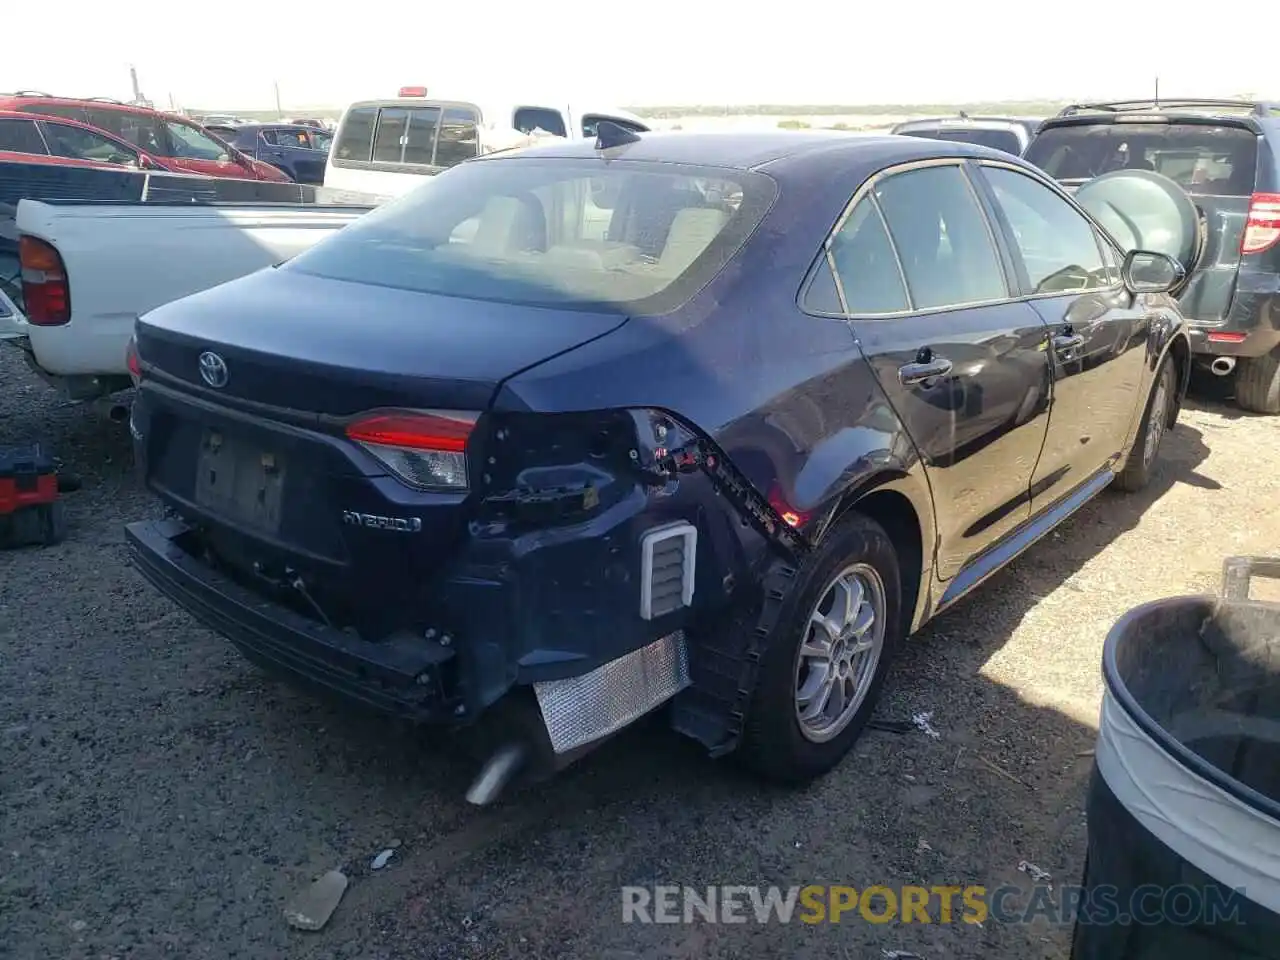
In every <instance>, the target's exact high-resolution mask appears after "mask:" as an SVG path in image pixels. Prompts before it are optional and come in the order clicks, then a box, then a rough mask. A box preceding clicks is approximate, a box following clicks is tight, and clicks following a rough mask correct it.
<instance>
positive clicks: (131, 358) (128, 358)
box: [124, 335, 142, 387]
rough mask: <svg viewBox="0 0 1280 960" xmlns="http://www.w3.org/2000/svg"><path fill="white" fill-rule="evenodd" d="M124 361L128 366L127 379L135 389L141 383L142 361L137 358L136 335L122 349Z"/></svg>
mask: <svg viewBox="0 0 1280 960" xmlns="http://www.w3.org/2000/svg"><path fill="white" fill-rule="evenodd" d="M124 359H125V363H127V364H128V365H129V377H130V378H131V379H132V380H133V385H134V386H135V387H136V386H137V385H138V384H140V383H141V382H142V360H141V359H140V358H139V357H138V338H137V336H136V335H135V336H132V337H130V338H129V343H128V345H126V346H125V348H124Z"/></svg>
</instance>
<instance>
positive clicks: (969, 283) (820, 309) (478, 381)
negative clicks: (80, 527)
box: [128, 124, 1190, 802]
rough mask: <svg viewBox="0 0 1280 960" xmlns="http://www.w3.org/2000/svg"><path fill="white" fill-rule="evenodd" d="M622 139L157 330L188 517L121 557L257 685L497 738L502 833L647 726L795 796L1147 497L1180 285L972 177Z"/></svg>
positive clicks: (824, 146)
mask: <svg viewBox="0 0 1280 960" xmlns="http://www.w3.org/2000/svg"><path fill="white" fill-rule="evenodd" d="M599 136H600V139H599V140H598V141H596V142H595V143H591V142H584V143H574V142H559V143H556V144H554V145H551V146H546V147H539V148H536V149H531V150H524V151H518V152H514V153H511V154H507V155H503V154H497V155H493V156H490V157H485V158H481V159H477V160H473V161H468V162H466V163H463V164H460V165H458V166H457V167H455V168H453V169H451V170H449V171H447V172H445V173H443V174H441V175H439V176H437V177H433V178H430V180H429V181H428V182H426V183H424V185H423V186H421V187H419V188H417V189H416V190H415V191H414V192H412V193H410V194H408V195H406V196H405V197H403V198H401V199H399V200H397V201H395V202H393V203H390V204H388V205H386V206H384V207H382V208H380V209H378V210H377V211H375V212H373V213H371V214H369V215H368V216H366V217H364V218H362V219H361V220H359V221H357V222H356V223H355V224H353V225H352V226H350V227H348V228H346V229H345V230H343V231H341V232H340V233H338V234H336V235H334V236H333V237H332V238H330V239H328V240H326V241H324V242H322V243H320V244H319V245H317V246H315V247H313V248H312V249H310V250H309V251H308V252H306V253H303V254H301V255H300V256H298V257H296V258H295V259H293V260H292V261H290V262H288V263H285V264H282V265H280V266H278V267H275V268H272V269H267V270H263V271H261V272H259V273H256V274H254V275H252V276H249V277H246V278H244V279H241V280H237V281H234V282H231V283H228V284H225V285H223V286H220V287H217V288H215V289H212V290H208V291H206V292H203V293H199V294H196V295H194V296H191V297H188V298H186V299H184V300H180V301H177V302H175V303H171V304H168V305H166V306H163V307H160V308H159V309H157V310H154V311H152V312H151V313H149V314H147V315H146V316H144V317H143V318H142V319H141V320H140V321H139V322H138V324H137V329H136V345H135V348H134V349H135V351H136V357H137V363H136V376H137V379H138V382H139V389H138V393H137V399H136V401H135V404H134V409H133V417H132V429H133V431H134V436H135V440H136V449H137V454H138V462H139V464H140V465H141V469H142V471H143V473H144V475H145V478H146V482H147V484H148V486H149V487H150V489H151V490H153V491H154V492H155V493H156V494H157V495H158V496H159V497H160V498H161V499H162V500H163V501H164V502H165V503H166V504H167V505H168V506H169V507H170V508H172V511H173V512H174V514H175V518H174V519H168V520H164V521H158V522H142V523H135V524H132V525H130V526H129V528H128V538H129V541H130V543H131V546H132V550H133V553H134V556H135V559H136V561H137V563H138V566H139V568H140V569H141V570H142V571H143V572H144V573H145V574H146V575H147V577H148V578H149V579H150V580H151V581H152V582H153V583H154V584H156V585H157V586H158V587H159V588H160V589H161V590H163V591H164V592H166V593H167V594H168V595H169V596H171V597H172V598H173V599H174V600H175V601H176V602H177V603H179V604H180V605H181V606H183V607H185V608H186V609H187V610H189V611H191V612H192V613H193V614H195V615H196V616H197V617H198V618H200V619H202V620H203V621H204V622H206V623H207V624H209V625H211V626H212V627H213V628H215V629H217V630H219V631H221V632H222V633H223V634H225V635H226V636H227V637H228V638H229V639H230V640H231V641H232V642H233V643H234V644H235V645H236V646H237V647H238V648H239V649H240V650H241V651H242V652H243V653H244V654H245V655H246V656H247V657H249V658H250V659H251V660H254V661H256V662H258V663H259V664H262V665H264V666H265V667H267V668H269V669H271V670H274V671H276V672H278V673H280V674H282V675H284V676H286V677H290V678H293V679H295V680H298V681H308V682H310V683H311V684H312V685H314V686H316V687H318V688H320V689H322V690H326V691H329V692H336V693H338V694H341V695H343V696H345V697H346V698H348V699H349V700H352V701H358V702H361V703H364V704H366V705H369V706H372V707H375V708H378V709H380V710H383V711H387V712H391V713H394V714H398V715H400V716H402V717H407V718H410V719H412V720H416V721H424V722H429V723H442V724H451V725H469V724H478V725H480V726H483V727H485V728H486V729H487V730H488V731H489V732H492V733H493V734H494V735H495V736H497V737H498V740H497V741H496V742H497V743H498V745H499V746H500V747H501V749H499V750H497V751H496V752H495V753H494V754H493V755H492V758H491V762H490V764H489V765H488V766H487V767H486V769H485V771H484V772H483V773H482V775H481V777H480V779H479V780H478V781H477V783H476V786H475V788H474V789H473V793H472V799H474V800H476V801H477V802H485V801H487V800H488V799H491V798H492V797H493V796H494V795H495V794H496V792H497V789H498V787H499V786H500V785H501V784H502V783H503V782H504V781H505V780H506V779H507V778H508V777H509V776H510V775H511V774H512V773H514V772H516V771H518V770H519V769H521V768H522V767H523V769H525V770H527V771H533V770H539V769H545V766H546V765H547V764H549V765H550V766H552V767H555V766H559V765H563V764H564V763H566V762H568V761H569V760H570V759H571V758H573V757H576V756H577V755H579V754H581V753H582V752H584V751H586V750H588V749H590V748H591V747H593V746H594V745H596V744H598V743H599V742H601V741H602V740H603V739H604V738H606V737H608V736H609V735H610V734H612V733H613V732H615V731H616V730H618V729H620V728H621V727H623V726H625V725H626V724H628V723H630V722H631V721H633V720H635V719H637V718H638V717H639V716H641V715H642V714H645V713H647V712H649V711H651V710H654V709H655V708H657V707H658V706H660V705H667V706H668V707H669V714H670V718H671V722H672V724H673V725H674V727H675V728H676V729H678V730H679V731H681V732H682V733H685V734H687V735H689V736H691V737H693V738H695V739H697V740H698V741H700V742H701V743H702V744H704V745H705V746H706V748H707V749H708V750H709V751H710V752H711V753H712V754H713V755H721V754H725V753H729V752H731V751H736V752H737V753H738V755H739V756H741V757H743V758H744V759H746V760H748V761H749V762H750V763H751V764H752V765H754V766H755V767H756V768H757V769H758V770H760V771H762V772H763V773H765V774H767V775H769V776H773V777H776V778H780V779H783V780H788V781H805V780H808V779H811V778H813V777H816V776H818V775H820V774H822V773H824V772H825V771H827V770H829V769H830V768H832V767H833V766H834V765H835V764H836V763H837V762H838V761H839V760H840V758H841V757H842V756H843V755H844V754H845V753H846V752H847V751H848V750H849V748H850V746H851V745H852V743H853V742H854V740H855V739H856V738H857V736H858V734H859V732H860V731H861V730H862V729H863V727H864V726H865V724H866V722H867V720H868V718H869V716H870V714H871V711H872V709H873V707H874V704H875V700H876V697H877V694H878V692H879V689H880V687H881V685H882V683H883V681H884V678H885V673H886V667H887V666H888V663H889V660H890V656H891V654H892V653H893V651H894V649H895V648H896V647H897V646H898V645H899V644H900V643H901V641H903V639H904V638H905V637H907V636H908V635H909V634H911V633H912V632H913V631H915V630H917V629H918V628H919V627H920V626H921V625H922V624H924V623H925V622H926V621H928V620H929V619H930V618H931V617H932V616H934V615H935V614H936V613H937V612H939V611H940V610H943V609H945V608H947V607H949V606H950V605H952V604H953V603H955V602H956V601H957V600H959V599H960V598H961V597H962V596H964V595H965V594H967V593H968V592H969V591H970V590H972V589H973V588H974V587H976V586H977V585H978V584H979V583H981V582H982V581H983V580H985V579H987V578H988V577H989V576H990V575H991V574H993V573H994V572H996V571H997V570H998V569H1000V568H1001V567H1002V566H1003V565H1005V564H1006V563H1008V562H1009V561H1010V560H1011V559H1013V558H1014V557H1015V556H1017V555H1018V554H1019V553H1021V552H1022V551H1023V550H1024V549H1026V548H1027V547H1028V546H1030V545H1031V544H1032V543H1034V542H1035V541H1037V540H1039V539H1040V538H1042V537H1044V536H1045V534H1047V533H1048V532H1049V531H1050V530H1052V529H1053V528H1054V527H1055V526H1057V525H1058V524H1059V523H1061V522H1062V521H1063V520H1065V519H1066V518H1067V517H1068V516H1070V515H1071V514H1072V513H1073V512H1074V511H1075V510H1076V509H1078V508H1079V507H1080V506H1081V505H1083V504H1084V503H1085V502H1087V501H1088V500H1089V499H1090V498H1092V497H1093V496H1094V495H1096V494H1098V493H1099V492H1100V491H1102V490H1103V489H1104V488H1106V487H1108V486H1114V487H1119V488H1121V489H1124V490H1133V489H1137V488H1139V487H1141V486H1143V485H1144V484H1145V483H1146V482H1147V480H1148V478H1149V477H1150V476H1151V474H1152V471H1153V470H1154V469H1156V462H1157V456H1158V453H1159V449H1160V443H1161V439H1162V438H1163V437H1164V435H1165V433H1166V432H1167V431H1168V430H1169V429H1171V428H1172V427H1173V426H1174V423H1175V421H1176V419H1177V417H1178V412H1179V409H1180V406H1181V402H1182V397H1183V395H1184V391H1185V388H1186V383H1187V376H1188V358H1189V355H1190V354H1189V350H1188V344H1187V336H1186V332H1185V330H1184V322H1183V319H1182V317H1181V315H1180V314H1179V312H1178V309H1177V306H1176V303H1175V301H1174V300H1173V298H1172V297H1171V295H1170V293H1171V291H1176V290H1177V288H1178V285H1179V284H1181V283H1182V282H1184V279H1185V272H1186V271H1185V265H1184V264H1181V263H1179V262H1177V261H1176V260H1174V259H1172V258H1170V257H1168V256H1167V255H1164V254H1161V253H1150V252H1144V251H1123V250H1121V249H1120V248H1119V247H1118V246H1117V245H1116V243H1115V242H1114V241H1113V240H1112V239H1111V238H1110V237H1109V236H1108V235H1107V234H1106V233H1105V232H1104V230H1103V229H1102V228H1101V227H1099V226H1098V225H1097V223H1095V222H1094V221H1093V220H1092V219H1091V218H1090V217H1089V215H1088V214H1086V213H1085V212H1084V210H1083V209H1082V208H1081V207H1079V206H1078V205H1077V204H1076V203H1075V201H1074V200H1073V199H1072V198H1071V197H1070V196H1068V195H1067V194H1066V193H1064V192H1063V191H1062V190H1061V189H1059V188H1058V187H1057V186H1056V185H1055V184H1054V183H1053V182H1051V181H1050V180H1048V179H1047V178H1046V177H1045V176H1044V175H1043V174H1041V173H1040V172H1039V171H1037V170H1036V169H1035V168H1033V167H1031V166H1029V165H1027V164H1025V163H1023V162H1022V161H1020V160H1018V159H1017V158H1015V157H1011V156H1009V155H1008V154H1005V153H1000V152H997V151H994V150H989V149H985V148H982V147H977V146H971V145H968V144H959V143H944V142H940V141H933V140H925V139H918V138H907V137H865V136H858V135H848V134H839V133H830V134H823V133H819V132H812V133H789V132H778V133H762V134H688V133H686V134H670V135H660V134H652V135H651V134H645V135H636V134H634V133H629V132H627V131H623V130H621V129H620V128H614V127H612V126H611V125H608V124H602V129H601V131H600V135H599ZM487 742H491V743H492V742H494V741H493V740H491V739H490V740H487Z"/></svg>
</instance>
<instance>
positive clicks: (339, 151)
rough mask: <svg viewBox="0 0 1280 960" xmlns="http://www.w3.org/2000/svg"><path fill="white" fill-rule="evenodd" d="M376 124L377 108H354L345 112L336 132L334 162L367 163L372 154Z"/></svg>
mask: <svg viewBox="0 0 1280 960" xmlns="http://www.w3.org/2000/svg"><path fill="white" fill-rule="evenodd" d="M377 122H378V108H377V107H354V108H352V109H350V110H348V111H347V115H346V116H345V117H344V118H343V120H342V129H341V130H340V131H339V132H338V142H337V146H336V148H335V149H334V151H333V156H334V159H335V160H355V161H362V160H363V161H367V160H368V159H369V157H370V156H371V155H372V153H373V128H374V126H375V125H376V124H377Z"/></svg>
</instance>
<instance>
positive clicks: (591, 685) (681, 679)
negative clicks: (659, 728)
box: [533, 630, 689, 754]
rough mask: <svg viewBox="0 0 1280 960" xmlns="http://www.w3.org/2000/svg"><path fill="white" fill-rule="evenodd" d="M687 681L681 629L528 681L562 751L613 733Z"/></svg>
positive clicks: (553, 741)
mask: <svg viewBox="0 0 1280 960" xmlns="http://www.w3.org/2000/svg"><path fill="white" fill-rule="evenodd" d="M687 686H689V653H688V649H687V648H686V646H685V637H684V631H682V630H677V631H676V632H674V633H670V634H668V635H666V636H665V637H660V638H659V639H657V640H655V641H654V642H653V643H651V644H649V645H648V646H646V647H641V648H640V649H639V650H635V651H633V652H631V653H629V654H627V655H626V656H623V657H619V658H618V659H617V660H612V661H610V662H609V663H606V664H603V665H602V666H600V667H597V668H596V669H595V670H592V671H591V672H590V673H584V674H583V675H582V676H578V677H568V678H566V679H564V680H548V681H546V682H543V683H535V684H534V685H533V690H534V694H535V695H536V696H537V698H538V707H539V709H540V710H541V711H542V719H543V722H544V723H545V724H546V727H547V736H548V737H549V738H550V740H551V747H552V749H553V750H555V752H556V753H558V754H560V753H566V752H568V751H570V750H574V749H575V748H578V747H582V746H585V745H586V744H589V743H593V742H595V741H597V740H601V739H603V738H604V737H607V736H609V735H610V734H613V733H616V732H617V731H619V730H621V729H622V728H623V727H625V726H627V725H628V724H631V723H633V722H635V721H636V720H638V719H640V718H641V717H642V716H644V715H645V714H646V713H649V712H650V711H652V710H655V709H657V708H658V707H660V706H662V704H664V703H666V702H667V701H668V700H670V699H671V698H672V697H674V696H675V695H676V694H677V693H679V692H680V691H681V690H683V689H684V688H685V687H687Z"/></svg>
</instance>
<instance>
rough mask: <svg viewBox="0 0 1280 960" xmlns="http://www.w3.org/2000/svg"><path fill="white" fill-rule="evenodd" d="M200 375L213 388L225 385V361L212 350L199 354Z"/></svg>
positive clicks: (217, 388)
mask: <svg viewBox="0 0 1280 960" xmlns="http://www.w3.org/2000/svg"><path fill="white" fill-rule="evenodd" d="M200 377H201V379H203V380H204V382H205V383H207V384H208V385H209V386H211V387H213V388H214V389H215V390H220V389H222V388H223V387H225V386H226V385H227V361H225V360H223V359H222V358H221V357H220V356H218V355H217V354H216V353H214V352H213V351H212V350H206V351H205V352H204V353H202V354H200Z"/></svg>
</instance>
